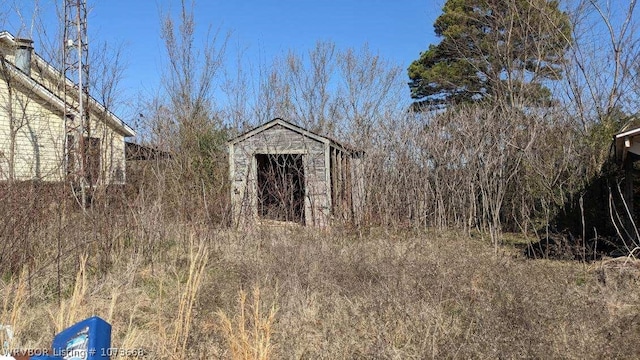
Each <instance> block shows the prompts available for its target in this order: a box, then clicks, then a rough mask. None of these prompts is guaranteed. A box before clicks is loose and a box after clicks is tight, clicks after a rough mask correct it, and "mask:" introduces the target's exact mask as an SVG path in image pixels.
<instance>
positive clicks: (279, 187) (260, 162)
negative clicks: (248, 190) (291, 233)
mask: <svg viewBox="0 0 640 360" xmlns="http://www.w3.org/2000/svg"><path fill="white" fill-rule="evenodd" d="M256 163H257V167H256V169H257V175H258V176H257V178H258V179H257V180H258V183H257V186H258V215H259V216H260V217H261V218H263V219H268V220H277V221H293V222H297V223H300V224H303V225H304V219H305V216H304V215H305V214H304V189H305V179H304V165H303V161H302V154H256Z"/></svg>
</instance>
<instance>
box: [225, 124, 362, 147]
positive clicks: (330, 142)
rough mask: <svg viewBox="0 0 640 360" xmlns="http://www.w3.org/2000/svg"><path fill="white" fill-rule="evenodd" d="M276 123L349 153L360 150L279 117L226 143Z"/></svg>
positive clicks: (268, 127) (234, 141)
mask: <svg viewBox="0 0 640 360" xmlns="http://www.w3.org/2000/svg"><path fill="white" fill-rule="evenodd" d="M277 125H280V126H282V127H284V128H287V129H289V130H291V131H294V132H296V133H299V134H301V135H302V136H305V137H308V138H310V139H313V140H316V141H318V142H321V143H324V144H327V145H329V146H333V147H335V148H338V149H340V150H342V151H345V152H349V153H354V154H355V153H361V151H357V150H356V149H354V148H353V147H351V146H348V145H344V144H341V143H339V142H337V141H336V140H333V139H331V138H329V137H326V136H322V135H319V134H316V133H314V132H312V131H309V130H307V129H305V128H302V127H300V126H298V125H295V124H292V123H290V122H288V121H285V120H283V119H281V118H275V119H273V120H271V121H269V122H266V123H264V124H262V125H260V126H257V127H255V128H253V129H251V130H249V131H247V132H245V133H243V134H240V135H238V136H236V137H235V138H233V139H231V140H229V141H228V142H227V144H229V145H234V144H237V143H239V142H242V141H244V140H246V139H248V138H250V137H252V136H255V135H257V134H259V133H261V132H264V131H265V130H268V129H270V128H272V127H274V126H277Z"/></svg>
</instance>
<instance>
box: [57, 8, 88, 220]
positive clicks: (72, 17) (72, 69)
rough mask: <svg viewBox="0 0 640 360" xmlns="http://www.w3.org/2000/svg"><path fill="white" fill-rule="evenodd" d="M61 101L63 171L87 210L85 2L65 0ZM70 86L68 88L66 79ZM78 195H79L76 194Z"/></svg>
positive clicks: (86, 44) (86, 52)
mask: <svg viewBox="0 0 640 360" xmlns="http://www.w3.org/2000/svg"><path fill="white" fill-rule="evenodd" d="M62 47H63V66H64V77H65V78H64V79H62V80H63V89H64V99H65V101H66V104H67V105H66V106H65V114H64V116H65V119H66V120H65V127H66V131H65V133H66V146H65V153H66V154H65V155H66V156H65V170H66V173H67V176H69V178H70V180H71V182H72V184H73V186H72V188H73V189H74V194H76V197H79V199H78V200H79V201H80V202H81V205H82V207H83V208H85V207H86V201H87V194H86V191H87V187H88V186H89V185H90V184H91V181H92V179H88V171H86V159H85V158H86V156H85V152H86V141H87V139H88V138H89V135H90V130H91V127H90V123H89V106H88V105H89V104H88V102H89V42H88V40H87V4H86V0H64V38H63V43H62ZM67 79H69V80H71V82H72V83H73V86H69V83H68V80H67ZM78 192H79V194H78Z"/></svg>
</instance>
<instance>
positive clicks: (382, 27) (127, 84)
mask: <svg viewBox="0 0 640 360" xmlns="http://www.w3.org/2000/svg"><path fill="white" fill-rule="evenodd" d="M188 1H189V0H187V2H188ZM87 2H88V5H89V7H90V8H91V9H92V10H91V12H90V15H89V20H88V27H89V35H90V41H93V42H100V43H102V42H105V41H106V42H108V43H109V44H111V45H113V46H117V45H120V44H121V45H122V46H123V49H124V54H125V55H126V58H127V60H126V63H127V67H126V69H125V72H124V79H123V82H122V84H121V88H122V90H123V91H124V93H125V94H127V96H128V97H134V96H136V95H137V94H138V93H142V94H145V93H147V94H148V93H150V92H153V91H154V90H155V89H157V88H158V86H159V79H160V75H161V71H162V69H161V67H162V61H161V60H160V59H161V57H162V56H163V55H164V54H163V52H164V49H163V44H162V39H161V38H160V35H159V34H160V13H161V12H164V13H167V12H172V13H175V12H176V11H178V10H179V9H180V1H179V0H87ZM35 3H36V2H35V1H18V4H19V7H21V8H22V11H23V12H24V14H25V16H24V17H23V18H24V19H27V20H29V15H28V13H29V12H30V11H32V10H33V7H34V4H35ZM38 3H39V8H40V10H39V11H40V14H42V15H43V18H44V19H45V20H44V22H45V23H48V24H51V26H56V25H55V22H56V17H55V16H54V14H55V7H56V3H57V4H58V6H61V4H62V0H57V1H54V0H40V1H38ZM443 3H444V0H399V1H390V0H368V1H364V0H362V1H361V0H324V1H308V0H297V1H295V0H277V1H276V0H262V1H260V0H246V1H229V0H226V1H223V0H196V1H195V18H196V19H195V20H196V24H197V30H198V34H197V36H198V37H204V36H205V35H206V34H207V31H208V30H209V29H211V31H216V30H217V29H219V30H220V31H221V32H222V33H223V34H226V33H230V34H231V36H230V39H229V45H228V49H227V57H228V58H229V61H228V64H230V65H229V66H233V65H232V64H233V63H234V61H235V60H233V59H232V58H233V57H234V56H236V54H237V53H238V52H242V53H243V55H244V57H245V61H248V62H255V63H256V64H257V63H259V62H262V63H269V62H270V61H271V59H272V58H274V57H275V56H278V55H282V54H284V53H286V52H287V51H289V50H294V51H296V52H300V53H305V52H307V51H308V50H310V49H311V48H313V47H314V46H315V43H316V42H317V41H320V40H322V41H332V42H334V43H335V44H336V45H337V47H338V48H340V49H346V48H350V47H352V48H356V49H359V48H361V47H362V46H363V45H364V44H368V46H369V49H370V50H371V51H372V52H374V53H378V54H379V55H381V56H382V57H383V58H385V59H387V60H389V61H390V62H391V63H394V64H397V65H398V66H401V67H402V68H403V69H406V68H407V67H408V66H409V64H410V63H411V61H413V60H414V59H416V58H417V57H418V56H419V53H420V51H423V50H425V49H426V48H427V47H428V44H429V43H433V42H436V41H437V39H436V38H435V37H434V35H433V26H432V24H433V22H434V21H435V19H436V17H437V16H438V15H439V14H440V13H441V8H442V4H443ZM9 19H10V20H9V21H7V23H5V28H7V30H9V31H11V32H14V33H17V32H20V31H22V32H23V33H24V32H27V33H28V32H29V30H28V28H29V26H28V25H27V27H26V28H23V29H22V30H20V29H19V27H20V21H19V20H17V18H15V17H10V18H9ZM35 46H36V51H37V50H38V44H35ZM407 94H408V92H407Z"/></svg>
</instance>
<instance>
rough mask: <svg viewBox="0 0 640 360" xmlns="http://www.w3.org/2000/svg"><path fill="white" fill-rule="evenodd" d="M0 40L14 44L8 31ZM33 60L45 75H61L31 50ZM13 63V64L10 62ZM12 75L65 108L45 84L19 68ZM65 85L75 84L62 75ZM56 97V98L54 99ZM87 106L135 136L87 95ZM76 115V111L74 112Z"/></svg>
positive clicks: (63, 103)
mask: <svg viewBox="0 0 640 360" xmlns="http://www.w3.org/2000/svg"><path fill="white" fill-rule="evenodd" d="M0 40H5V41H8V42H9V43H10V45H15V37H14V36H13V35H12V34H11V33H9V32H8V31H0ZM32 60H33V61H35V62H36V64H37V65H38V66H39V67H40V68H42V69H43V70H44V72H46V74H45V75H46V76H48V77H50V78H52V79H57V78H58V77H63V76H62V73H61V72H60V71H59V70H57V69H56V68H55V67H53V66H52V65H51V64H49V63H48V62H47V61H45V60H44V59H43V58H42V57H41V56H40V55H38V54H37V53H36V52H35V51H34V52H33V58H32ZM12 65H13V64H12ZM11 72H12V75H15V76H16V77H17V78H18V79H19V80H20V81H22V82H23V83H24V84H25V85H29V86H32V87H33V88H34V90H36V91H37V94H38V95H39V96H41V97H43V99H45V100H51V101H52V103H53V104H54V105H56V107H59V108H60V109H61V110H62V111H64V110H65V102H64V100H63V99H62V98H60V97H59V96H57V95H56V94H55V93H54V92H53V91H51V90H50V89H48V88H47V87H46V86H44V85H42V84H40V83H39V82H38V81H36V80H35V79H33V78H32V77H30V76H28V75H27V74H25V73H23V72H22V71H20V70H19V69H17V68H15V67H12V68H11ZM64 80H65V86H66V87H68V88H73V87H74V86H75V84H74V83H73V82H72V81H71V80H70V79H69V78H67V77H64ZM55 99H57V100H55ZM89 106H90V108H92V109H93V110H94V111H95V112H97V113H98V114H101V115H103V116H102V117H101V118H102V119H103V120H104V121H105V122H106V123H107V124H108V125H110V126H111V127H112V128H113V129H115V130H116V131H118V132H119V133H121V134H122V135H124V136H126V137H130V136H136V132H135V131H134V130H133V128H131V127H130V126H129V125H127V124H126V123H125V122H124V121H122V120H121V119H120V118H119V117H117V116H116V115H115V114H113V113H112V112H111V111H108V110H107V109H106V108H105V107H104V106H103V105H102V104H100V102H98V101H97V100H96V99H95V98H94V97H93V96H89ZM75 115H77V112H75Z"/></svg>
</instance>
